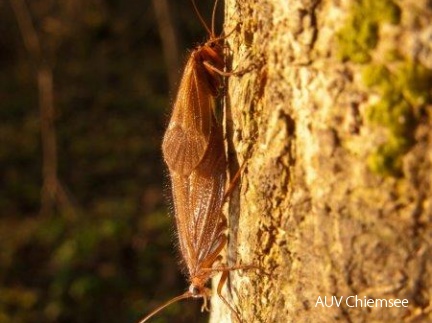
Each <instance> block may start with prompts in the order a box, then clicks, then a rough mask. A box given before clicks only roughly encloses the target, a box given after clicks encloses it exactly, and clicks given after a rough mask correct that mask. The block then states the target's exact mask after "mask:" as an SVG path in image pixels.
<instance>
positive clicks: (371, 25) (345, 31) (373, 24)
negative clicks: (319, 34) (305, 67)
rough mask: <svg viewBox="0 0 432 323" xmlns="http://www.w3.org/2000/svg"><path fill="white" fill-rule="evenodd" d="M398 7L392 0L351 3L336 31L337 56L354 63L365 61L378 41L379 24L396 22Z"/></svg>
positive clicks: (398, 15) (363, 0)
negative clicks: (348, 12)
mask: <svg viewBox="0 0 432 323" xmlns="http://www.w3.org/2000/svg"><path fill="white" fill-rule="evenodd" d="M400 14H401V12H400V8H399V7H398V6H397V5H396V4H395V3H394V2H393V1H392V0H379V1H377V0H360V1H358V2H355V3H354V4H353V7H352V10H351V15H350V16H349V18H348V20H347V22H346V24H345V26H344V27H343V28H342V29H341V30H340V31H339V32H338V35H337V37H338V43H339V51H338V55H339V58H340V59H341V60H343V61H346V60H350V61H353V62H355V63H366V62H368V61H370V59H371V57H370V54H369V51H370V50H371V49H374V48H375V47H376V45H377V43H378V31H379V29H378V28H379V24H380V23H381V22H388V23H391V24H397V23H399V20H400Z"/></svg>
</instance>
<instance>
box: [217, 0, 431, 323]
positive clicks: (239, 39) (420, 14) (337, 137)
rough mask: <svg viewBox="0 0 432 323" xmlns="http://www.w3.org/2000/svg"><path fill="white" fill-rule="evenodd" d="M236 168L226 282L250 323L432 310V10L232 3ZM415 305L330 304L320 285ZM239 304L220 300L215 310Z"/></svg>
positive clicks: (330, 292) (391, 317)
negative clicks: (239, 267) (321, 301)
mask: <svg viewBox="0 0 432 323" xmlns="http://www.w3.org/2000/svg"><path fill="white" fill-rule="evenodd" d="M225 5H226V13H225V17H226V26H225V30H226V31H229V30H231V29H232V28H233V27H234V26H235V25H236V24H237V23H239V22H240V23H241V25H240V26H239V27H238V28H237V30H236V32H235V33H234V34H233V35H231V36H230V37H229V38H228V40H227V41H228V44H229V48H230V51H231V54H232V66H233V68H234V69H238V70H242V69H245V68H249V67H250V71H249V72H247V73H245V74H244V75H243V76H241V77H230V78H229V90H228V95H227V111H228V112H227V116H228V121H227V123H228V138H229V139H228V140H229V141H230V146H231V147H230V148H231V151H230V153H231V155H230V162H231V165H235V164H237V165H238V164H240V165H241V164H242V163H243V162H244V161H245V162H246V166H245V169H244V171H243V172H242V178H241V184H240V188H239V192H238V194H237V195H236V194H234V195H233V196H232V199H231V202H230V212H229V216H228V219H229V225H230V229H229V245H228V250H227V259H228V263H229V264H230V265H233V264H236V263H237V264H240V263H241V264H256V265H259V266H261V267H262V268H263V269H264V271H265V274H263V273H257V272H256V271H253V270H252V271H243V272H231V273H230V280H229V282H228V284H227V285H226V286H227V287H225V288H224V290H223V293H224V294H225V295H227V298H228V300H229V301H230V303H232V304H233V306H234V307H235V308H236V309H237V310H238V312H239V313H240V314H241V316H242V318H243V320H244V322H334V321H339V322H392V321H393V322H401V321H411V322H425V321H432V311H431V309H432V307H431V306H432V305H431V297H432V295H431V293H432V292H431V291H432V261H431V259H432V252H431V242H432V194H431V178H432V167H431V164H432V129H431V128H432V127H431V125H432V121H431V108H432V99H431V96H432V94H431V84H432V45H431V43H432V41H431V37H432V36H431V35H432V27H431V25H430V21H432V8H431V2H430V1H426V0H423V1H422V0H420V1H417V0H408V1H392V0H382V1H373V0H361V1H353V0H342V1H336V0H334V1H313V0H309V1H308V0H298V1H288V0H260V1H252V0H249V1H247V0H226V1H225ZM351 295H354V296H355V295H357V296H358V297H360V298H363V297H364V296H366V297H368V298H371V299H376V298H384V299H395V298H398V299H407V300H408V301H409V305H408V307H399V308H396V307H393V308H376V307H373V308H367V307H362V308H361V307H354V308H350V307H348V306H346V305H344V304H343V305H342V306H341V307H337V306H336V305H333V306H332V307H322V306H316V302H317V299H318V297H319V296H321V297H322V298H324V296H327V297H331V296H338V297H340V296H345V297H347V296H351ZM231 321H234V316H233V315H231V314H230V311H229V309H228V308H227V307H226V306H225V305H224V304H223V303H221V302H220V300H219V299H218V297H213V299H212V314H211V322H214V323H216V322H231Z"/></svg>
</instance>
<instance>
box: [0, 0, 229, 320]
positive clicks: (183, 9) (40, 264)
mask: <svg viewBox="0 0 432 323" xmlns="http://www.w3.org/2000/svg"><path fill="white" fill-rule="evenodd" d="M197 4H198V7H199V8H200V11H201V12H202V13H203V16H204V17H205V19H206V21H210V16H211V11H212V7H213V4H214V3H213V1H212V0H209V1H207V0H206V1H203V0H197ZM220 7H222V5H220ZM219 9H220V10H219V11H222V8H219ZM217 26H218V27H221V23H218V24H217ZM0 35H1V36H0V69H1V73H0V104H1V106H0V142H1V145H0V191H1V194H0V322H135V321H136V320H137V319H139V318H140V317H142V316H143V315H145V314H147V313H148V312H149V311H151V310H152V309H154V308H155V307H157V306H158V305H161V304H162V303H163V302H165V301H167V300H168V299H170V298H171V297H174V296H176V295H178V294H181V293H183V292H184V291H185V289H186V288H187V281H186V279H185V276H184V275H183V274H181V272H180V267H181V266H180V265H179V260H180V255H179V252H178V250H177V247H176V246H175V245H176V242H175V241H176V236H175V228H174V219H173V215H172V214H171V213H170V211H169V204H170V203H169V197H170V191H169V179H168V177H167V172H166V169H165V165H164V163H163V160H162V157H161V151H160V145H161V140H162V136H163V133H164V129H165V126H166V124H167V121H168V118H169V113H170V111H171V105H172V102H173V100H174V98H175V93H176V88H177V85H178V79H179V77H180V76H181V72H182V68H183V65H184V62H185V60H186V59H187V55H188V51H187V50H186V48H189V49H190V48H193V47H194V46H195V45H196V44H197V43H199V42H201V41H203V40H205V38H206V32H205V30H204V28H203V27H202V25H201V24H200V22H199V20H198V19H197V17H196V14H195V12H194V10H193V7H192V5H191V2H190V1H189V0H176V1H174V0H141V1H138V0H129V1H124V0H63V1H58V0H57V1H55V0H0ZM200 307H201V301H194V300H187V301H182V302H180V303H177V304H175V305H172V306H170V307H168V308H167V309H165V310H164V311H163V312H161V313H160V314H159V315H158V316H156V317H155V318H154V319H153V320H152V322H200V321H205V320H206V318H207V317H206V314H202V313H201V312H200V310H199V309H200Z"/></svg>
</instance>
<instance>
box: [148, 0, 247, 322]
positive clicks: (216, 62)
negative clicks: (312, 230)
mask: <svg viewBox="0 0 432 323" xmlns="http://www.w3.org/2000/svg"><path fill="white" fill-rule="evenodd" d="M192 3H193V6H194V9H195V11H196V12H197V14H198V17H199V19H200V20H201V22H202V23H203V24H204V26H205V28H206V29H207V31H208V33H209V35H210V38H209V40H208V41H207V42H206V43H205V44H204V45H202V46H199V47H198V48H196V49H195V50H194V51H193V52H192V53H191V56H190V58H189V60H188V62H187V64H186V68H185V71H184V74H183V78H182V80H181V83H180V89H179V92H178V94H177V99H176V101H175V104H174V108H173V113H172V116H171V120H170V123H169V125H168V129H167V131H166V133H165V136H164V139H163V144H162V151H163V155H164V159H165V162H166V163H167V165H168V168H169V172H170V177H171V183H172V194H173V203H174V211H175V219H176V226H177V234H178V239H179V245H180V251H181V254H182V257H183V261H184V263H185V265H186V269H187V274H188V277H189V283H190V286H189V289H188V290H187V291H186V292H185V293H183V294H182V295H179V296H177V297H174V298H173V299H171V300H170V301H168V302H167V303H165V304H164V305H162V306H160V307H158V308H157V309H155V310H154V311H153V312H151V313H150V314H149V315H147V316H146V317H145V318H143V319H142V320H141V321H140V323H143V322H146V321H147V320H148V319H150V318H151V317H152V316H153V315H155V314H156V313H158V312H159V311H160V310H162V309H164V308H165V307H167V306H168V305H170V304H172V303H174V302H177V301H179V300H182V299H186V298H202V299H203V300H204V304H203V308H205V309H207V303H208V299H209V297H210V294H211V292H210V289H209V288H207V287H206V284H207V282H208V281H209V279H210V278H211V277H213V276H214V275H215V273H217V272H222V276H221V278H220V280H219V284H218V286H217V293H218V295H219V297H220V298H221V299H222V301H223V302H224V303H225V304H226V305H227V306H228V307H229V308H230V310H231V311H232V312H233V313H235V315H236V317H237V320H238V321H240V318H239V315H238V313H237V312H236V311H235V310H234V309H233V307H232V306H231V305H230V304H229V303H228V301H227V300H226V299H225V298H224V297H223V296H222V287H223V285H224V283H225V281H226V279H227V277H228V273H229V271H231V270H235V269H245V268H253V266H232V267H228V266H225V265H223V264H221V260H222V256H221V255H220V253H221V251H222V249H223V247H224V246H225V244H226V241H227V238H226V235H225V232H224V231H225V228H226V221H225V217H224V216H223V214H222V206H223V203H224V200H225V197H226V195H227V194H228V192H226V191H225V186H226V172H227V159H226V154H225V147H224V141H223V131H222V125H221V124H220V123H219V122H218V120H217V118H216V115H215V105H216V102H215V99H216V96H217V94H218V90H219V87H220V82H221V80H220V77H221V75H225V74H226V73H224V72H222V69H223V67H224V61H223V53H222V51H223V46H222V45H221V41H222V40H223V37H216V36H215V34H214V19H215V9H216V4H217V0H216V2H215V7H214V9H213V15H212V29H211V30H210V28H208V26H207V25H206V24H205V22H204V20H203V18H202V17H201V15H200V14H199V12H198V9H197V7H196V5H195V2H194V1H193V0H192Z"/></svg>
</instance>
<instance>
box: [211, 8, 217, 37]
mask: <svg viewBox="0 0 432 323" xmlns="http://www.w3.org/2000/svg"><path fill="white" fill-rule="evenodd" d="M217 3H218V0H216V1H215V4H214V6H213V13H212V30H211V32H212V33H211V35H212V37H215V35H216V34H215V18H216V8H217Z"/></svg>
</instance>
